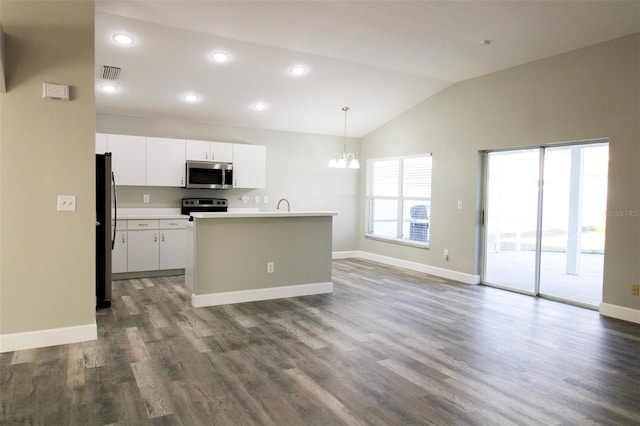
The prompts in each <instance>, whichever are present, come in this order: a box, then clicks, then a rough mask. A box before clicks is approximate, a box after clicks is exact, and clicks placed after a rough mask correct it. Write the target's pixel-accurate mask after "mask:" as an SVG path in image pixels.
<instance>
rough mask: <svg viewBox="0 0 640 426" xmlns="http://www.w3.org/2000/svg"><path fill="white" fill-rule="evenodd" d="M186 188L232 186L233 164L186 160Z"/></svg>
mask: <svg viewBox="0 0 640 426" xmlns="http://www.w3.org/2000/svg"><path fill="white" fill-rule="evenodd" d="M186 187H187V188H202V189H229V188H233V164H231V163H216V162H213V161H187V185H186Z"/></svg>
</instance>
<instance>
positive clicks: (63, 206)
mask: <svg viewBox="0 0 640 426" xmlns="http://www.w3.org/2000/svg"><path fill="white" fill-rule="evenodd" d="M58 211H67V212H74V211H76V196H75V195H58Z"/></svg>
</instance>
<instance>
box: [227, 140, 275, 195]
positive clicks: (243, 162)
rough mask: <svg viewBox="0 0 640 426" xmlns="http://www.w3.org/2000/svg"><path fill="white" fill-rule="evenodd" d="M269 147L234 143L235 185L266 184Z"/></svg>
mask: <svg viewBox="0 0 640 426" xmlns="http://www.w3.org/2000/svg"><path fill="white" fill-rule="evenodd" d="M266 160H267V149H266V147H265V146H263V145H241V144H233V187H234V188H264V187H265V186H266V181H267V177H266V174H267V173H266Z"/></svg>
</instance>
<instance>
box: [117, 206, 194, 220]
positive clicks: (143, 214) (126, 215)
mask: <svg viewBox="0 0 640 426" xmlns="http://www.w3.org/2000/svg"><path fill="white" fill-rule="evenodd" d="M127 219H134V220H136V219H137V220H140V219H189V216H187V215H183V214H180V209H173V208H148V209H147V208H124V209H118V220H127Z"/></svg>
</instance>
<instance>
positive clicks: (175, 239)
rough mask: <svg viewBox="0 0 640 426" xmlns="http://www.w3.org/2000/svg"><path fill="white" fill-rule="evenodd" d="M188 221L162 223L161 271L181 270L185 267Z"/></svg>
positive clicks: (174, 220) (166, 221)
mask: <svg viewBox="0 0 640 426" xmlns="http://www.w3.org/2000/svg"><path fill="white" fill-rule="evenodd" d="M186 224H187V220H186V219H164V220H161V221H160V269H180V268H184V266H185V250H186V239H185V238H186V235H185V226H186Z"/></svg>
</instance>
